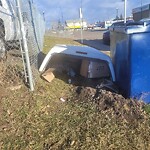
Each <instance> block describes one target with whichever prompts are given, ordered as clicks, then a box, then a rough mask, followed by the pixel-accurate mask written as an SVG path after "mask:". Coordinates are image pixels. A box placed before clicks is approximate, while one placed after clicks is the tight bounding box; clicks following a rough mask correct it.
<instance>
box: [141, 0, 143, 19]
mask: <svg viewBox="0 0 150 150" xmlns="http://www.w3.org/2000/svg"><path fill="white" fill-rule="evenodd" d="M142 6H143V1H142V0H141V19H142V17H143V13H142Z"/></svg>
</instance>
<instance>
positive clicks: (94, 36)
mask: <svg viewBox="0 0 150 150" xmlns="http://www.w3.org/2000/svg"><path fill="white" fill-rule="evenodd" d="M103 32H104V31H100V30H99V31H93V30H91V31H83V44H85V45H88V46H91V47H94V48H96V49H99V50H103V51H109V50H110V47H109V46H108V45H105V44H103V41H102V36H103ZM48 34H49V35H51V36H58V37H65V38H72V39H74V40H76V41H78V42H81V31H80V30H79V31H59V32H58V31H57V32H56V31H53V32H49V33H48Z"/></svg>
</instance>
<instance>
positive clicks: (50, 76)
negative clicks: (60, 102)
mask: <svg viewBox="0 0 150 150" xmlns="http://www.w3.org/2000/svg"><path fill="white" fill-rule="evenodd" d="M42 77H43V78H44V79H45V80H46V81H48V82H51V81H52V80H53V79H54V78H55V75H54V74H53V72H52V69H48V70H47V71H45V72H44V73H43V74H42Z"/></svg>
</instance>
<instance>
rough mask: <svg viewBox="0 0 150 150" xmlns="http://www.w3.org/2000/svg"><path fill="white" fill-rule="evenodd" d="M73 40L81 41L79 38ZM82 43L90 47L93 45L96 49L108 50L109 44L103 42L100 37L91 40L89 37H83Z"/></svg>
mask: <svg viewBox="0 0 150 150" xmlns="http://www.w3.org/2000/svg"><path fill="white" fill-rule="evenodd" d="M75 41H77V42H79V43H81V39H78V40H75ZM82 44H84V45H87V46H90V47H93V48H96V49H98V50H102V51H110V46H109V45H105V44H103V40H102V39H93V40H91V39H89V40H86V39H84V40H83V43H82Z"/></svg>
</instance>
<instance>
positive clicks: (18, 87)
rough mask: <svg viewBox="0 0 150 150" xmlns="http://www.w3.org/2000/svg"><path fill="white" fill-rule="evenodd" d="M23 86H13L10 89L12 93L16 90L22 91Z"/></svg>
mask: <svg viewBox="0 0 150 150" xmlns="http://www.w3.org/2000/svg"><path fill="white" fill-rule="evenodd" d="M21 87H22V85H17V86H11V87H9V88H8V89H10V90H11V91H15V90H19V89H21Z"/></svg>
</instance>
